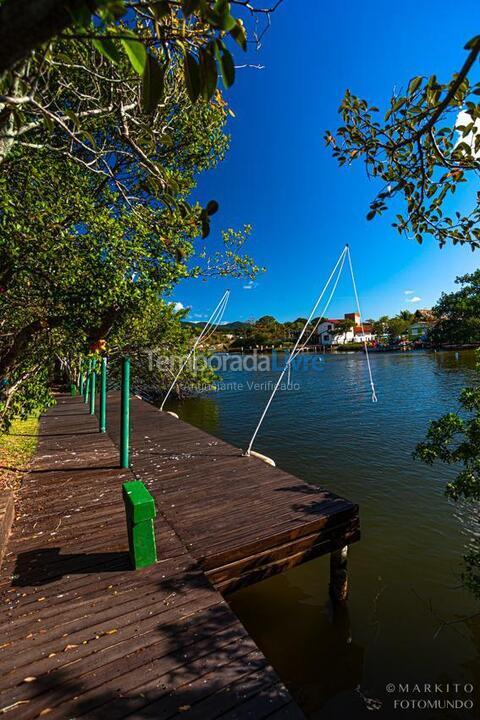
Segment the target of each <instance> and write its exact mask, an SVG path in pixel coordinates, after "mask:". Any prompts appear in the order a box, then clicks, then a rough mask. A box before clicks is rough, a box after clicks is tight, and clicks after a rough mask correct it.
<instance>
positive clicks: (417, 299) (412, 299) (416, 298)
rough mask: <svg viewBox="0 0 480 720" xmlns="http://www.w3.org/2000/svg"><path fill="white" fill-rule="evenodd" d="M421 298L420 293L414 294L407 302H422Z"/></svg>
mask: <svg viewBox="0 0 480 720" xmlns="http://www.w3.org/2000/svg"><path fill="white" fill-rule="evenodd" d="M421 299H422V298H421V297H419V296H418V295H414V296H413V297H410V298H408V300H407V302H411V303H417V302H420V300H421Z"/></svg>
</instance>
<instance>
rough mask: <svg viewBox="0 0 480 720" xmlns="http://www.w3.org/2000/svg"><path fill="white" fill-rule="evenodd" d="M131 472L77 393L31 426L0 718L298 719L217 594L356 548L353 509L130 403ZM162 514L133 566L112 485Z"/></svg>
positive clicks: (4, 583)
mask: <svg viewBox="0 0 480 720" xmlns="http://www.w3.org/2000/svg"><path fill="white" fill-rule="evenodd" d="M131 419H132V470H131V471H130V470H128V471H125V470H124V471H122V470H120V469H119V468H118V450H117V448H116V446H115V443H116V442H117V440H118V422H119V397H118V395H117V394H116V393H112V394H110V395H109V399H108V421H109V433H110V435H111V437H109V436H108V435H105V434H100V433H98V422H97V419H96V418H95V417H91V416H90V415H88V412H87V408H86V406H85V405H84V404H83V403H82V402H81V400H80V399H79V398H75V399H72V398H70V397H67V396H60V397H59V402H58V405H57V406H56V407H55V408H53V409H51V410H50V411H49V412H48V413H47V414H46V415H45V416H44V417H43V418H42V420H41V435H40V442H39V448H38V453H37V458H36V461H35V464H34V467H33V469H32V472H31V473H30V474H29V475H28V476H27V477H26V478H25V481H24V483H23V486H22V490H21V493H20V496H19V501H18V503H17V508H16V512H17V519H16V522H15V524H14V529H13V535H12V537H11V539H10V544H9V547H8V552H7V555H6V557H5V558H4V561H3V565H2V568H1V570H0V594H1V601H2V609H3V612H2V614H1V618H0V713H4V714H5V716H6V717H7V718H8V717H12V718H15V719H17V718H19V719H21V720H23V719H25V720H27V719H28V720H30V719H33V718H37V717H44V716H47V717H48V718H52V719H53V718H57V719H59V720H60V719H61V720H65V719H66V718H80V717H82V718H83V717H85V718H98V719H100V718H101V719H102V720H105V718H108V720H113V719H114V718H125V717H129V718H152V719H153V718H163V719H164V720H167V719H168V718H178V719H180V718H183V719H185V720H191V719H193V718H196V719H198V720H214V719H215V718H222V719H224V720H234V719H237V720H243V719H244V718H251V719H252V720H262V719H263V718H271V719H272V720H280V719H285V720H287V719H291V720H297V719H300V718H303V714H302V712H301V711H300V709H299V708H298V706H297V705H296V704H295V703H294V701H293V700H292V698H291V696H290V695H289V693H288V691H287V690H286V688H285V687H284V685H283V684H282V682H281V681H280V679H279V678H278V677H277V675H276V674H275V672H274V670H273V669H272V668H271V667H270V666H269V664H268V661H267V660H266V659H265V657H264V656H263V655H262V653H261V652H260V651H259V649H258V648H257V646H256V645H255V643H254V641H253V640H252V639H251V638H250V637H249V635H248V633H247V632H246V630H245V628H244V627H243V626H242V624H241V623H240V621H239V620H238V618H237V617H236V616H235V615H234V614H233V612H232V611H231V610H230V608H229V606H228V605H227V603H226V602H225V600H224V599H223V597H222V594H220V592H219V590H221V591H223V592H227V591H232V590H234V589H235V588H237V587H240V586H243V585H246V584H248V583H252V582H255V581H257V580H260V579H262V578H264V577H268V576H269V575H272V574H274V573H276V572H280V571H281V570H282V569H284V568H287V567H292V566H294V565H297V564H299V563H301V562H303V561H305V560H307V559H309V558H312V557H315V556H317V555H320V554H323V553H326V552H330V551H332V550H335V549H337V548H340V547H342V546H343V545H345V544H348V543H350V542H353V541H354V540H356V539H358V536H359V530H358V512H357V507H356V506H355V505H353V504H352V503H350V502H348V501H346V500H343V499H341V498H338V497H337V496H334V495H332V494H331V493H328V492H327V491H323V490H319V489H317V488H314V487H311V486H309V485H307V484H305V483H303V482H301V481H300V480H298V479H297V478H294V477H293V476H291V475H288V474H287V473H284V472H282V471H280V470H278V469H276V468H272V467H270V466H268V465H265V464H264V463H262V462H261V461H259V460H257V459H254V458H243V457H241V456H240V453H239V451H238V450H237V449H236V448H234V447H232V446H231V445H228V444H227V443H224V442H222V441H220V440H218V439H217V438H214V437H212V436H210V435H207V434H206V433H203V432H201V431H200V430H198V429H196V428H193V427H191V426H190V425H187V424H186V423H183V422H182V421H180V420H177V419H175V418H173V417H172V416H170V415H167V414H163V413H160V412H159V411H158V410H156V409H155V408H154V407H152V406H151V405H149V404H147V403H145V402H143V401H141V400H139V399H137V398H134V399H132V403H131ZM134 475H135V476H137V477H139V478H140V479H142V480H143V481H144V482H145V483H146V484H147V485H148V487H149V489H150V491H151V492H152V494H153V495H154V496H155V499H156V502H157V506H158V508H159V510H160V513H159V516H158V518H157V521H156V535H157V547H158V556H159V562H158V563H157V564H156V565H155V566H153V567H150V568H146V569H143V570H137V571H132V570H131V569H130V567H129V562H128V556H127V535H126V527H125V517H124V508H123V503H122V495H121V484H122V482H124V481H125V480H128V479H132V477H133V476H134Z"/></svg>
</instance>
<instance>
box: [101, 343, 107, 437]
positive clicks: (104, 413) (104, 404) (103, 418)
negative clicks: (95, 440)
mask: <svg viewBox="0 0 480 720" xmlns="http://www.w3.org/2000/svg"><path fill="white" fill-rule="evenodd" d="M99 429H100V432H107V358H105V357H103V358H102V368H101V371H100V420H99Z"/></svg>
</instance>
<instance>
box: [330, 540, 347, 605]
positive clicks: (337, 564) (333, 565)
mask: <svg viewBox="0 0 480 720" xmlns="http://www.w3.org/2000/svg"><path fill="white" fill-rule="evenodd" d="M330 597H331V598H332V600H333V602H334V603H344V602H346V600H347V597H348V545H345V547H343V548H340V550H334V551H333V552H332V553H330Z"/></svg>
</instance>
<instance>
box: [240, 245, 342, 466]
mask: <svg viewBox="0 0 480 720" xmlns="http://www.w3.org/2000/svg"><path fill="white" fill-rule="evenodd" d="M346 253H347V246H345V247H344V248H343V250H342V252H341V253H340V255H339V258H338V260H337V262H336V263H335V267H334V268H333V270H332V272H331V273H330V276H329V278H328V280H327V282H326V283H325V285H324V287H323V290H322V292H321V293H320V295H319V296H318V298H317V301H316V303H315V305H314V306H313V308H312V310H311V312H310V315H309V316H308V318H307V321H306V323H305V325H304V326H303V329H302V332H301V333H300V335H299V336H298V338H297V342H296V343H295V345H294V347H293V350H292V351H291V352H290V355H289V356H288V359H287V362H286V363H285V365H284V367H283V370H282V372H281V373H280V376H279V378H278V380H277V382H276V384H275V387H274V388H273V391H272V394H271V395H270V397H269V399H268V402H267V404H266V405H265V408H264V410H263V413H262V414H261V416H260V420H259V421H258V424H257V427H256V428H255V430H254V433H253V435H252V438H251V440H250V442H249V444H248V447H247V449H246V451H245V455H250V452H251V450H252V447H253V443H254V442H255V438H256V437H257V434H258V431H259V430H260V427H261V425H262V423H263V421H264V419H265V416H266V414H267V412H268V409H269V407H270V405H271V404H272V401H273V398H274V397H275V395H276V393H277V390H278V388H279V387H280V383H281V382H282V378H283V376H284V375H285V372H286V371H287V369H288V368H289V366H290V363H291V361H292V359H293V358H294V357H295V352H296V350H297V348H298V346H299V345H300V341H301V339H302V337H303V335H304V333H305V331H306V329H307V327H308V326H309V324H310V321H311V319H312V318H313V316H314V315H315V312H316V310H317V308H318V306H319V305H320V302H321V301H322V298H323V296H324V295H325V293H326V291H327V288H328V286H329V285H330V283H331V281H332V278H333V276H334V275H335V273H336V271H337V268H338V266H339V265H340V264H341V266H342V268H343V263H344V261H345V255H346ZM337 284H338V277H337V280H336V284H335V287H336V285H337ZM331 297H332V294H330V297H329V300H328V303H329V302H330V300H331ZM324 312H326V310H324Z"/></svg>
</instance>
